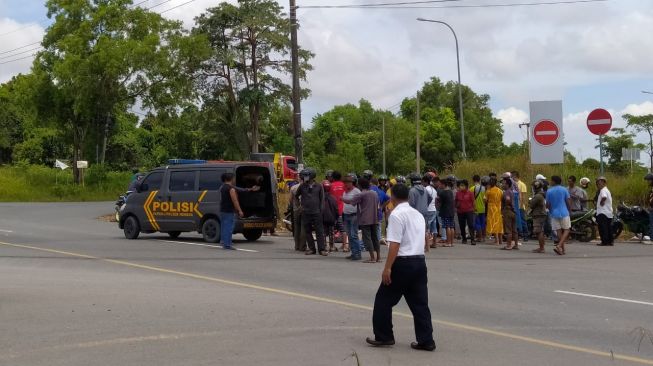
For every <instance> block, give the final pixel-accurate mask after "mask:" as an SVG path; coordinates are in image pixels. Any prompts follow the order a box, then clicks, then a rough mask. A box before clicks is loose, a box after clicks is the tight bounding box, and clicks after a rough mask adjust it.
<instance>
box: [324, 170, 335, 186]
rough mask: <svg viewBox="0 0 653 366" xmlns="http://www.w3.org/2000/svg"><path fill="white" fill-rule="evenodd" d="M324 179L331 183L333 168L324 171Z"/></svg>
mask: <svg viewBox="0 0 653 366" xmlns="http://www.w3.org/2000/svg"><path fill="white" fill-rule="evenodd" d="M324 179H326V180H328V181H329V182H330V183H333V170H331V169H329V170H327V171H326V172H324Z"/></svg>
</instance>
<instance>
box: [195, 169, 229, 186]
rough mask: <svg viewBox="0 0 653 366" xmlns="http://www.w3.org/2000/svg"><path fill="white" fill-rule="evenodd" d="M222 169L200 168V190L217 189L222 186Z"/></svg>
mask: <svg viewBox="0 0 653 366" xmlns="http://www.w3.org/2000/svg"><path fill="white" fill-rule="evenodd" d="M222 173H224V171H223V170H200V191H217V190H218V189H220V186H222Z"/></svg>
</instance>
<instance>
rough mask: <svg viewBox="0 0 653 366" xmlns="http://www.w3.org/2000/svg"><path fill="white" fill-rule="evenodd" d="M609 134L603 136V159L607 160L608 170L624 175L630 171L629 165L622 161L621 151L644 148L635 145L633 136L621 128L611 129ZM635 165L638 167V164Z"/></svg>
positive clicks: (627, 162) (640, 145)
mask: <svg viewBox="0 0 653 366" xmlns="http://www.w3.org/2000/svg"><path fill="white" fill-rule="evenodd" d="M610 132H611V134H613V135H605V136H603V157H604V158H608V169H610V170H611V171H613V172H615V173H619V174H625V173H627V172H629V171H630V166H631V163H630V162H629V161H622V157H623V154H622V149H631V148H639V149H643V148H644V146H643V145H642V144H635V140H634V139H635V135H634V134H632V133H629V132H627V131H626V130H625V129H623V128H613V129H612V130H611V131H610ZM597 148H598V146H597ZM636 164H637V166H639V163H636Z"/></svg>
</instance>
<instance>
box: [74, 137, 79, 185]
mask: <svg viewBox="0 0 653 366" xmlns="http://www.w3.org/2000/svg"><path fill="white" fill-rule="evenodd" d="M79 140H80V136H79V128H78V127H77V126H73V180H74V182H75V184H79V183H80V179H81V178H80V177H81V176H80V174H79V169H78V168H77V161H79V148H80V147H79V145H80V142H79Z"/></svg>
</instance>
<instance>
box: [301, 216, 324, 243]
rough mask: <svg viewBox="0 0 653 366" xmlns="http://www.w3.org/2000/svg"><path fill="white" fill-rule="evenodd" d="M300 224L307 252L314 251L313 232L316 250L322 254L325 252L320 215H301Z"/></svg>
mask: <svg viewBox="0 0 653 366" xmlns="http://www.w3.org/2000/svg"><path fill="white" fill-rule="evenodd" d="M302 223H303V224H304V229H305V231H306V242H307V244H308V250H310V251H313V252H314V251H315V240H313V231H315V236H316V237H317V250H318V251H320V252H322V251H324V250H326V245H325V243H324V226H323V225H322V214H319V213H317V214H307V213H304V214H303V215H302Z"/></svg>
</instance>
